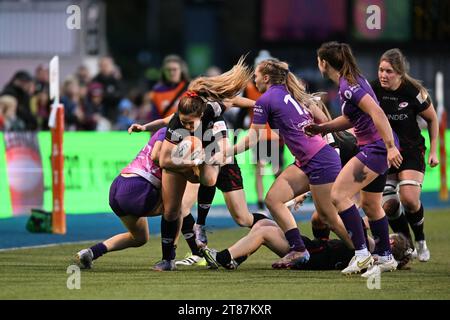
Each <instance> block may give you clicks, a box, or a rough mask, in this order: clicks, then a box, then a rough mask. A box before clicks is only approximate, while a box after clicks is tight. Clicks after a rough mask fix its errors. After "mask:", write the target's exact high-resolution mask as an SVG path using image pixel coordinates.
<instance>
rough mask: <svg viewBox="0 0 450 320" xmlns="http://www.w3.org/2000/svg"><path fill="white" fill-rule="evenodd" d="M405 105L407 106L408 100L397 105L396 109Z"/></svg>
mask: <svg viewBox="0 0 450 320" xmlns="http://www.w3.org/2000/svg"><path fill="white" fill-rule="evenodd" d="M407 106H408V102H402V103H400V104H399V105H398V109H399V110H400V109H403V108H406V107H407Z"/></svg>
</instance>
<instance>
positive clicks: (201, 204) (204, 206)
mask: <svg viewBox="0 0 450 320" xmlns="http://www.w3.org/2000/svg"><path fill="white" fill-rule="evenodd" d="M215 194H216V186H213V187H206V186H204V185H202V184H201V185H200V188H199V189H198V196H197V203H198V206H197V224H200V225H202V226H204V225H205V223H206V217H207V216H208V213H209V209H210V208H211V203H212V202H213V200H214V195H215Z"/></svg>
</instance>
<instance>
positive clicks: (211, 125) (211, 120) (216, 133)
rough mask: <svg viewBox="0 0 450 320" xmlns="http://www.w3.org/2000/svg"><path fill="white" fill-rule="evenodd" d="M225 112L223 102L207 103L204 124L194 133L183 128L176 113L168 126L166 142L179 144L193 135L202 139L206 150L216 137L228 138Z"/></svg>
mask: <svg viewBox="0 0 450 320" xmlns="http://www.w3.org/2000/svg"><path fill="white" fill-rule="evenodd" d="M224 112H225V106H224V105H223V104H222V103H221V102H216V101H209V102H207V106H206V109H205V111H204V112H203V116H202V118H201V122H202V123H201V125H199V126H198V128H197V129H196V130H195V131H194V132H189V131H188V130H187V129H185V128H184V127H183V125H182V124H181V121H180V117H179V115H178V112H176V113H175V114H174V116H173V118H172V119H171V120H170V122H169V124H168V125H167V132H166V140H167V141H169V142H171V143H173V144H178V143H180V142H181V141H182V140H183V139H184V138H185V137H187V136H189V135H191V136H196V137H198V138H199V139H201V140H202V145H203V148H206V147H207V146H208V145H209V144H211V143H213V142H214V141H215V138H216V137H223V138H225V137H226V136H227V126H226V124H225V120H224V118H223V116H222V115H223V113H224Z"/></svg>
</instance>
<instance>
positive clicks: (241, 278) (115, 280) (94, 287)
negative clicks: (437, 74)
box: [0, 210, 450, 300]
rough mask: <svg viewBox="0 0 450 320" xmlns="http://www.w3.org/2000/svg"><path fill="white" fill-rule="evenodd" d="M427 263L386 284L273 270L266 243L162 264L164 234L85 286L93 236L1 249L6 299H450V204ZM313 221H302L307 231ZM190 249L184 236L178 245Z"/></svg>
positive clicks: (224, 236)
mask: <svg viewBox="0 0 450 320" xmlns="http://www.w3.org/2000/svg"><path fill="white" fill-rule="evenodd" d="M425 223H426V226H425V228H426V234H427V239H428V240H427V242H428V246H429V248H430V250H431V260H430V261H429V262H427V263H421V262H418V261H414V262H413V263H412V264H410V267H411V269H410V270H401V271H396V272H392V273H383V274H382V276H381V281H380V286H381V288H380V289H372V290H369V289H368V287H367V283H366V280H365V279H363V278H361V277H360V276H352V277H345V276H341V275H340V273H339V272H338V271H326V272H325V271H321V272H314V271H294V270H272V269H271V263H272V262H273V261H274V260H275V259H276V256H275V255H274V254H273V253H271V252H270V251H269V250H268V249H266V248H262V249H261V250H260V251H258V252H257V253H255V254H254V255H253V256H251V257H250V258H249V259H248V260H247V261H246V262H245V263H244V264H243V265H242V266H240V268H239V269H238V270H236V271H227V270H208V269H206V268H205V267H184V268H183V269H181V268H179V269H178V270H177V271H175V272H164V273H160V272H154V271H151V270H150V267H151V266H152V265H153V264H154V263H155V262H156V261H157V260H158V259H159V258H160V252H161V249H160V245H159V238H156V237H152V238H151V240H150V241H149V243H147V244H146V245H145V246H143V247H141V248H137V249H129V250H125V251H120V252H113V253H109V254H107V255H105V256H103V257H102V258H100V259H99V260H98V261H96V263H95V265H94V269H92V270H87V271H82V273H81V288H80V289H79V290H77V289H74V290H69V289H67V286H66V282H67V279H68V277H69V274H67V273H66V270H67V267H68V266H69V265H70V264H71V263H72V257H73V256H74V254H75V253H76V252H77V251H78V250H79V249H82V248H83V247H86V246H88V245H91V243H82V244H71V245H59V246H54V247H47V248H35V249H21V250H13V251H5V252H0V270H1V272H0V284H1V285H0V287H1V290H0V299H164V300H170V299H180V300H182V299H196V300H197V299H198V300H201V299H209V300H211V299H275V300H278V299H283V300H284V299H420V300H422V299H450V230H449V229H450V212H449V210H440V211H429V212H427V214H426V222H425ZM309 229H310V225H309V223H302V224H301V230H302V232H304V233H305V234H307V235H310V232H309ZM246 232H247V229H244V228H235V229H229V230H218V231H215V232H214V233H213V234H209V241H210V247H214V248H218V249H223V248H225V247H227V246H229V245H230V244H232V243H233V242H234V241H236V240H237V239H238V238H239V237H241V236H243V235H244V234H245V233H246ZM177 252H178V256H179V258H182V257H183V256H184V254H185V253H186V252H187V246H186V244H185V242H184V240H182V239H181V240H180V244H179V248H178V250H177Z"/></svg>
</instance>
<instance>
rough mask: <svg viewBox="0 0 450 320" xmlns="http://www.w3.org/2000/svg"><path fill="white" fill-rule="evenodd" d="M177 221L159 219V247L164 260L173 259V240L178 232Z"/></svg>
mask: <svg viewBox="0 0 450 320" xmlns="http://www.w3.org/2000/svg"><path fill="white" fill-rule="evenodd" d="M178 220H179V219H177V220H174V221H167V220H166V219H164V217H163V216H162V217H161V246H162V256H163V259H164V260H169V261H170V260H173V259H175V246H174V239H175V237H176V235H177V231H178Z"/></svg>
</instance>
